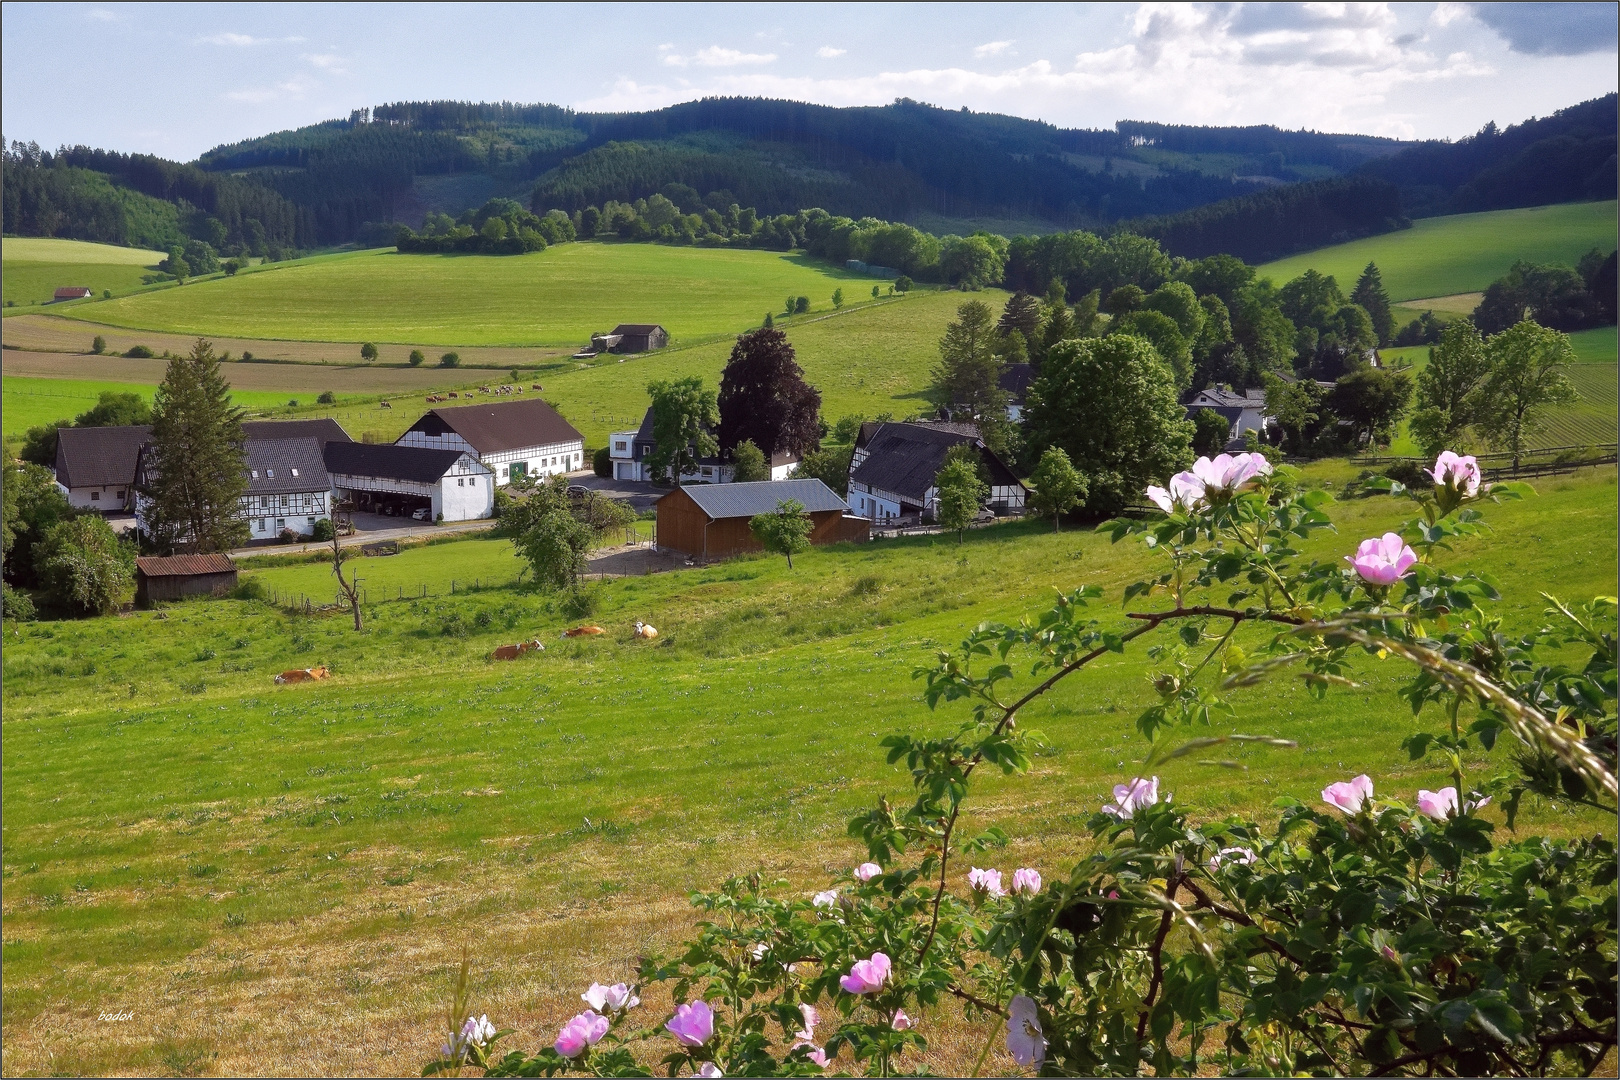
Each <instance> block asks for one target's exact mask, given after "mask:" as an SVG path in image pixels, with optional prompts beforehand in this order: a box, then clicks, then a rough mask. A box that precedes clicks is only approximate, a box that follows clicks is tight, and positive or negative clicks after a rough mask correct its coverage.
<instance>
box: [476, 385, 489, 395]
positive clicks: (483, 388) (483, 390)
mask: <svg viewBox="0 0 1620 1080" xmlns="http://www.w3.org/2000/svg"><path fill="white" fill-rule="evenodd" d="M478 392H479V393H480V394H487V393H489V387H487V386H480V387H479V388H478Z"/></svg>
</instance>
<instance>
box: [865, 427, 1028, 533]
mask: <svg viewBox="0 0 1620 1080" xmlns="http://www.w3.org/2000/svg"><path fill="white" fill-rule="evenodd" d="M962 445H968V446H972V447H973V448H974V449H976V450H977V451H978V453H979V458H980V460H981V461H982V462H983V463H984V467H985V471H987V472H988V473H989V475H990V493H989V496H988V498H987V500H986V506H987V508H988V509H990V510H992V511H994V512H995V513H996V514H998V515H1000V514H1009V513H1020V512H1022V511H1023V508H1024V497H1025V494H1026V491H1025V488H1024V485H1023V483H1022V482H1021V481H1020V480H1019V479H1018V477H1017V476H1016V475H1015V474H1014V473H1013V471H1012V470H1011V469H1009V468H1008V467H1007V466H1006V464H1005V463H1004V462H1002V460H1001V459H1000V458H998V457H997V456H996V455H995V454H994V453H993V452H992V451H991V450H990V449H989V447H987V446H985V444H984V440H983V439H981V438H980V437H979V429H978V428H977V427H976V426H974V425H973V424H963V423H952V422H948V421H907V422H903V423H893V422H889V423H879V422H875V421H869V422H867V423H865V424H862V425H861V432H860V435H859V436H858V437H857V438H856V440H855V452H854V454H853V455H852V456H851V458H850V463H849V505H850V507H851V508H852V509H853V510H854V512H855V513H857V514H860V515H862V516H863V517H868V518H870V519H871V520H873V521H875V522H889V521H894V520H896V519H898V518H904V517H911V516H916V517H918V518H921V517H924V516H927V517H933V516H934V515H935V514H936V512H937V511H938V508H939V489H938V488H937V487H936V486H935V484H934V478H935V477H936V476H938V475H939V471H940V469H942V468H944V467H945V455H946V454H947V453H948V452H949V451H950V450H951V448H952V447H956V446H962Z"/></svg>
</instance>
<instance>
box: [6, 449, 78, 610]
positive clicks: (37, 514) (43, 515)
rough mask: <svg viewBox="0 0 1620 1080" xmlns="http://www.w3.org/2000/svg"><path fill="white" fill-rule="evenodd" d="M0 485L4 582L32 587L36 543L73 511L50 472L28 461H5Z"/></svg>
mask: <svg viewBox="0 0 1620 1080" xmlns="http://www.w3.org/2000/svg"><path fill="white" fill-rule="evenodd" d="M0 486H3V488H4V492H5V512H4V520H3V522H0V535H3V537H4V558H5V579H6V581H8V582H10V583H11V584H13V585H34V584H36V583H37V581H38V578H37V576H36V574H35V560H34V555H35V550H36V548H37V546H38V544H39V542H40V541H41V540H43V539H44V538H45V535H46V534H47V533H49V532H50V531H51V530H52V529H53V528H55V527H56V526H57V524H59V523H60V522H63V521H66V520H68V519H69V518H71V517H73V508H72V507H70V506H69V505H68V501H67V498H66V496H64V495H63V494H62V492H61V489H60V488H58V487H57V486H56V480H55V478H54V477H53V476H52V475H51V472H50V470H49V469H46V468H44V467H43V466H40V465H35V464H33V463H32V462H19V461H12V460H9V459H8V460H7V461H6V464H5V475H4V477H3V478H0Z"/></svg>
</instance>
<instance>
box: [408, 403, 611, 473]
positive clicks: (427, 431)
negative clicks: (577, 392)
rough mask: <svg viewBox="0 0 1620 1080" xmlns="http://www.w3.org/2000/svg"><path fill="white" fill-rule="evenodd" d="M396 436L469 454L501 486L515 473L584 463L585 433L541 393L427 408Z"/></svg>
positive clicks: (557, 469)
mask: <svg viewBox="0 0 1620 1080" xmlns="http://www.w3.org/2000/svg"><path fill="white" fill-rule="evenodd" d="M394 441H395V443H396V444H397V445H399V446H419V447H423V448H425V449H428V450H460V451H463V452H465V453H468V454H471V455H472V456H473V457H474V458H475V459H477V460H478V461H480V462H482V463H483V464H484V465H486V466H488V467H489V469H490V472H491V473H492V474H493V475H494V477H495V484H496V486H498V487H505V486H506V485H507V484H509V483H511V481H512V478H513V477H514V476H538V477H547V476H555V475H558V474H563V473H570V472H573V471H575V470H577V469H582V468H584V467H585V436H583V435H581V434H580V433H579V432H578V430H576V429H575V428H574V425H572V424H570V423H569V422H568V421H567V420H564V419H563V418H562V416H561V415H560V414H559V413H558V412H557V410H556V409H553V408H552V407H551V406H550V405H547V404H546V403H545V402H544V401H542V400H540V399H539V398H529V399H527V400H524V401H503V402H491V403H489V404H478V405H459V406H451V407H449V408H443V407H441V408H437V409H429V410H428V411H427V412H426V413H424V414H423V415H422V418H421V419H420V420H418V421H417V422H416V423H415V424H412V425H411V428H410V430H409V431H407V432H405V434H403V435H401V436H400V437H399V438H398V439H396V440H394Z"/></svg>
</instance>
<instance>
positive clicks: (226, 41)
mask: <svg viewBox="0 0 1620 1080" xmlns="http://www.w3.org/2000/svg"><path fill="white" fill-rule="evenodd" d="M303 40H304V39H303V38H301V37H279V38H256V37H253V36H252V35H251V34H238V33H235V32H233V31H230V30H226V31H223V32H221V33H218V34H209V35H208V36H207V37H200V38H198V39H197V44H199V45H230V46H233V47H235V48H238V49H245V48H247V47H248V46H249V45H279V44H284V43H288V42H292V43H297V42H301V41H303Z"/></svg>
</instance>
